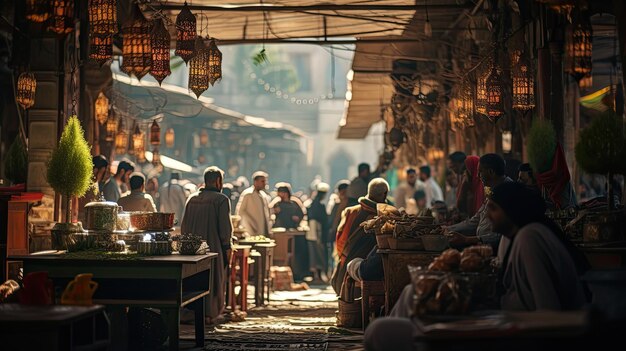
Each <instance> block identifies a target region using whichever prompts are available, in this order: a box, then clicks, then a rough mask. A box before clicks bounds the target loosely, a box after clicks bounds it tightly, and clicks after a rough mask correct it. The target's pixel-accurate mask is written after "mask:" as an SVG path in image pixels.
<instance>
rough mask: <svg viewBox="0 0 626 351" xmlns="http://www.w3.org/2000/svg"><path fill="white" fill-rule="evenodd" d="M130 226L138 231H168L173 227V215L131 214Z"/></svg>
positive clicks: (155, 213)
mask: <svg viewBox="0 0 626 351" xmlns="http://www.w3.org/2000/svg"><path fill="white" fill-rule="evenodd" d="M130 224H131V226H133V228H135V229H138V230H156V231H158V230H168V229H171V228H172V227H173V226H174V224H175V223H174V213H161V212H132V213H131V214H130Z"/></svg>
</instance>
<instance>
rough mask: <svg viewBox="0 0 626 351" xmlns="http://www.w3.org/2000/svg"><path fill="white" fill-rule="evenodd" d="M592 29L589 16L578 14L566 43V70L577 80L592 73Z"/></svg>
mask: <svg viewBox="0 0 626 351" xmlns="http://www.w3.org/2000/svg"><path fill="white" fill-rule="evenodd" d="M592 35H593V33H592V29H591V23H589V20H588V18H583V14H578V16H576V17H575V19H574V22H573V23H572V25H571V34H570V35H568V37H567V41H566V44H565V49H566V52H567V57H566V69H565V71H566V72H567V73H569V74H571V75H572V76H573V77H574V78H576V80H577V81H580V80H581V79H582V78H583V77H584V76H586V75H588V74H590V73H591V68H592V63H593V62H592V58H591V51H592Z"/></svg>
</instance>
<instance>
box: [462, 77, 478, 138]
mask: <svg viewBox="0 0 626 351" xmlns="http://www.w3.org/2000/svg"><path fill="white" fill-rule="evenodd" d="M458 116H459V123H460V127H462V128H463V127H473V126H474V89H472V85H471V84H470V82H469V80H468V79H464V80H463V82H462V83H461V90H460V92H459V100H458Z"/></svg>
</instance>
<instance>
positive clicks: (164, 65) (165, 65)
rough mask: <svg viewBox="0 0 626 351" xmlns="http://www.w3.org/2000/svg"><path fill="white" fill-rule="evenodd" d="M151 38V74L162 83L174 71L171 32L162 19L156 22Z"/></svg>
mask: <svg viewBox="0 0 626 351" xmlns="http://www.w3.org/2000/svg"><path fill="white" fill-rule="evenodd" d="M150 40H151V45H152V67H151V68H150V75H151V76H153V77H154V79H156V80H157V82H159V85H161V82H162V81H163V79H165V77H167V76H169V75H170V74H171V73H172V72H171V71H170V33H169V32H168V31H167V28H165V24H164V23H163V20H162V19H160V20H157V21H156V23H155V24H154V28H153V29H152V33H151V37H150Z"/></svg>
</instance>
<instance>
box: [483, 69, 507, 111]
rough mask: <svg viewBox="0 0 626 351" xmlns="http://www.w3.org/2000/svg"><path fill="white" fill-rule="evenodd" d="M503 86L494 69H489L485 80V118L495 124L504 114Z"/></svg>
mask: <svg viewBox="0 0 626 351" xmlns="http://www.w3.org/2000/svg"><path fill="white" fill-rule="evenodd" d="M503 93H504V86H503V85H502V78H501V77H500V74H499V73H498V70H497V69H496V67H493V68H492V69H491V74H490V75H489V78H487V106H486V107H487V117H488V118H489V119H490V120H491V121H492V122H497V121H498V119H499V118H500V117H502V115H503V114H504V101H503Z"/></svg>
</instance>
